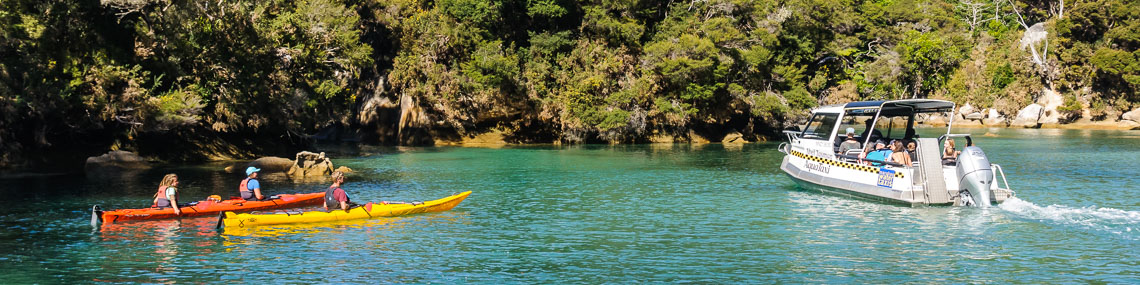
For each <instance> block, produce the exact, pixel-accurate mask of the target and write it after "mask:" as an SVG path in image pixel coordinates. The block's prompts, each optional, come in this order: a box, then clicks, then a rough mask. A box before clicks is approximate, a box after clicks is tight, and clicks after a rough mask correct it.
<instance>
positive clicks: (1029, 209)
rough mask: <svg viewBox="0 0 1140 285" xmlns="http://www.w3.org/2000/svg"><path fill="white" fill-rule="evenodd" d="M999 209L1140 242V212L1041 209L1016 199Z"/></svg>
mask: <svg viewBox="0 0 1140 285" xmlns="http://www.w3.org/2000/svg"><path fill="white" fill-rule="evenodd" d="M999 207H1000V208H1001V209H1002V210H1005V211H1008V212H1011V213H1013V214H1017V215H1020V216H1023V217H1026V218H1030V219H1039V220H1049V221H1053V222H1056V223H1059V224H1066V225H1072V226H1077V227H1082V228H1090V229H1094V230H1101V231H1106V232H1110V233H1114V234H1118V235H1123V236H1124V237H1125V238H1128V239H1140V212H1137V211H1125V210H1120V209H1114V208H1104V207H1097V206H1089V207H1081V208H1074V207H1069V206H1063V205H1049V206H1045V207H1042V206H1038V205H1037V204H1033V203H1031V202H1028V201H1025V200H1021V199H1018V198H1012V199H1009V200H1006V201H1005V202H1002V203H1001V204H1000V205H999Z"/></svg>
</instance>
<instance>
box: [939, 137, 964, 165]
mask: <svg viewBox="0 0 1140 285" xmlns="http://www.w3.org/2000/svg"><path fill="white" fill-rule="evenodd" d="M942 147H943V151H942V165H955V164H957V160H958V155H959V154H962V152H961V151H958V150H956V149H954V139H946V142H945V143H942Z"/></svg>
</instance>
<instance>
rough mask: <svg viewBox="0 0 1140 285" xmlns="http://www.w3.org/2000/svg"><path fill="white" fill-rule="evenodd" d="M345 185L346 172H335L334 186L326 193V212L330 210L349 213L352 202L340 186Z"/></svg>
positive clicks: (333, 175) (333, 176) (333, 177)
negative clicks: (338, 209)
mask: <svg viewBox="0 0 1140 285" xmlns="http://www.w3.org/2000/svg"><path fill="white" fill-rule="evenodd" d="M343 184H344V172H340V171H335V172H333V174H332V186H329V189H328V190H326V191H325V212H328V211H329V209H330V208H332V209H336V208H340V209H341V210H345V211H348V206H349V204H351V203H352V200H351V199H349V198H348V193H346V192H344V189H341V188H340V186H341V185H343Z"/></svg>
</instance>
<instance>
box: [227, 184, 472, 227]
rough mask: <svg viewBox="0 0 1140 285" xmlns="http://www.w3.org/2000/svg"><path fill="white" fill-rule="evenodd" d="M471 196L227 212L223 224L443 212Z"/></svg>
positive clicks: (239, 224)
mask: <svg viewBox="0 0 1140 285" xmlns="http://www.w3.org/2000/svg"><path fill="white" fill-rule="evenodd" d="M467 195H471V191H467V192H463V193H459V194H456V195H452V196H449V197H447V198H443V199H439V200H432V201H426V202H423V204H415V205H413V204H388V205H383V204H372V207H371V208H372V209H371V210H367V209H365V208H366V207H365V206H361V207H356V208H352V209H348V211H347V212H346V211H344V210H334V211H330V212H325V211H309V212H300V213H288V212H286V213H272V214H249V213H242V214H239V213H234V212H226V213H225V214H223V218H222V220H221V221H220V222H221V223H222V225H224V226H225V227H227V228H230V227H234V228H246V227H254V226H264V225H280V224H298V223H316V222H328V221H344V220H356V219H369V218H379V217H395V216H403V215H411V214H419V213H430V212H443V211H447V210H451V208H455V206H458V205H459V202H463V199H466V198H467Z"/></svg>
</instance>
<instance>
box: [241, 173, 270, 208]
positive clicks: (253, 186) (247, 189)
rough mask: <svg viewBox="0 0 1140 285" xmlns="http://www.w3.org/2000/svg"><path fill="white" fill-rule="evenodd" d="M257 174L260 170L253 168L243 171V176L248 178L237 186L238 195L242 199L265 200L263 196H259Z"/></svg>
mask: <svg viewBox="0 0 1140 285" xmlns="http://www.w3.org/2000/svg"><path fill="white" fill-rule="evenodd" d="M258 172H261V169H260V168H257V167H253V166H250V167H249V168H246V169H245V175H246V176H248V177H246V178H245V179H244V180H242V181H241V185H238V193H239V194H241V198H242V199H245V200H250V201H252V200H262V199H265V196H262V195H261V183H260V182H258V181H257V173H258Z"/></svg>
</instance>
